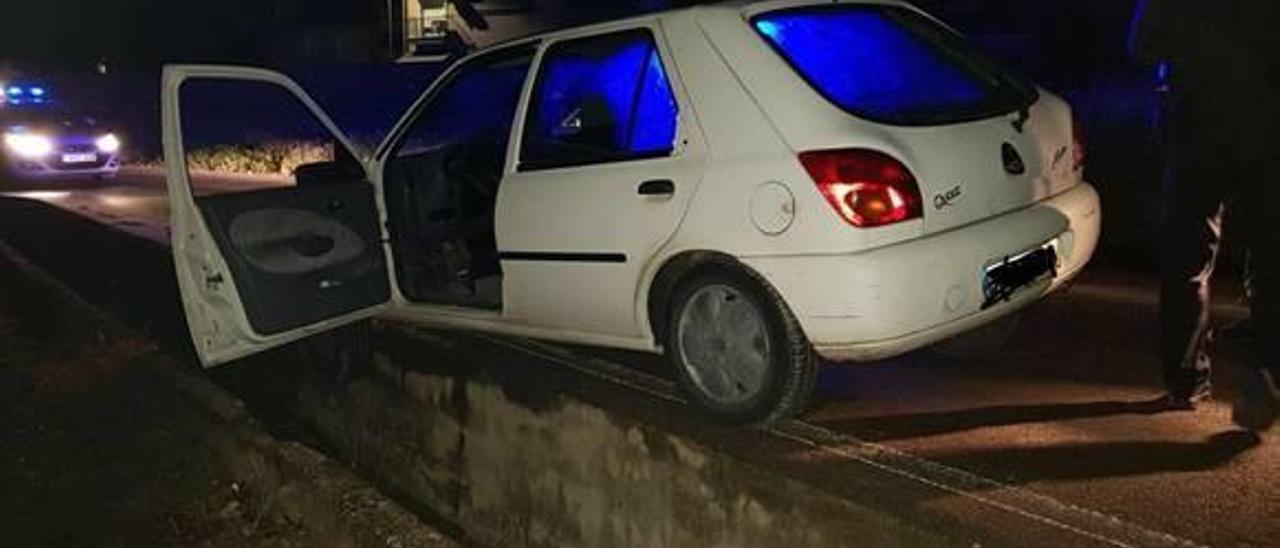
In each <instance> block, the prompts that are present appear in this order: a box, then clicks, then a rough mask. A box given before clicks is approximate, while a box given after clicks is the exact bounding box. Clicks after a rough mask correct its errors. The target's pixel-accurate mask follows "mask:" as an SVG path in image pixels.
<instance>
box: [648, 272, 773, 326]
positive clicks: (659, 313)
mask: <svg viewBox="0 0 1280 548" xmlns="http://www.w3.org/2000/svg"><path fill="white" fill-rule="evenodd" d="M708 267H717V268H729V269H733V270H736V271H738V272H741V273H743V274H745V275H746V276H747V277H749V278H751V279H752V280H754V281H755V282H756V283H758V284H760V285H761V286H762V287H761V288H762V289H765V290H768V291H774V288H773V287H772V285H771V284H769V282H768V280H765V278H764V276H762V275H760V273H759V272H756V271H755V270H754V269H752V268H751V267H750V266H747V265H746V264H744V263H743V262H742V261H739V260H738V259H737V257H734V256H733V255H729V254H727V253H723V252H720V251H711V250H705V249H700V250H689V251H682V252H680V253H677V254H675V255H672V256H671V257H668V258H667V259H666V261H664V262H663V263H662V266H661V267H660V268H658V272H657V274H655V275H654V277H653V281H652V282H651V283H650V284H649V290H648V292H647V296H646V300H647V303H646V304H647V311H648V323H649V329H650V333H651V335H652V336H653V340H654V344H655V346H657V347H659V348H661V347H662V346H663V344H662V343H663V341H664V340H665V339H666V334H667V327H668V326H667V322H668V316H670V311H671V298H672V295H673V293H674V292H675V290H676V288H677V287H679V285H680V283H681V282H683V281H684V280H686V279H688V278H689V277H690V276H693V275H695V274H697V273H698V272H701V271H702V270H703V269H705V268H708Z"/></svg>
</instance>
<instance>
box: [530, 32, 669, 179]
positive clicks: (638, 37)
mask: <svg viewBox="0 0 1280 548" xmlns="http://www.w3.org/2000/svg"><path fill="white" fill-rule="evenodd" d="M678 118H679V109H678V107H677V106H676V100H675V97H674V96H673V95H672V93H671V83H670V80H669V79H668V77H667V72H666V69H665V68H664V67H663V66H662V59H661V57H660V56H659V54H658V49H657V45H656V43H655V42H654V40H653V35H652V34H650V33H649V31H647V30H632V31H626V32H619V33H613V34H606V35H601V36H593V37H590V38H583V39H577V40H569V41H564V42H559V43H556V44H554V45H552V46H551V47H549V48H548V49H547V52H546V54H545V55H544V56H543V61H542V65H541V67H540V69H539V70H538V79H537V81H536V84H535V87H534V93H533V99H532V101H531V102H530V108H529V114H528V116H527V118H526V121H525V128H524V138H523V141H522V146H521V151H520V169H521V170H531V169H548V168H555V167H566V166H575V165H585V164H595V163H603V162H617V161H624V160H635V159H641V158H653V157H661V156H668V155H670V154H671V153H672V151H673V150H674V146H675V145H674V143H675V138H676V129H677V124H678Z"/></svg>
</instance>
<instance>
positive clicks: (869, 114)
mask: <svg viewBox="0 0 1280 548" xmlns="http://www.w3.org/2000/svg"><path fill="white" fill-rule="evenodd" d="M749 19H750V23H751V25H752V27H753V28H754V30H755V31H756V32H757V33H758V34H759V35H760V37H761V38H762V39H763V40H764V41H765V42H766V43H768V44H769V45H770V46H771V47H772V48H773V50H774V51H776V52H777V53H778V55H780V56H781V57H782V58H783V59H784V60H785V61H786V62H787V64H788V65H790V67H791V69H792V72H793V73H794V76H795V77H796V78H798V79H800V80H803V81H804V83H802V84H800V85H805V84H807V85H808V86H809V87H811V88H812V89H813V90H814V91H816V92H818V94H820V95H821V96H822V97H823V98H824V99H825V102H826V103H827V104H829V105H831V106H834V107H837V108H839V109H840V110H843V111H844V112H845V115H844V116H840V115H837V116H835V117H836V118H842V119H843V120H845V121H846V122H848V123H845V124H844V125H841V122H840V121H830V120H829V118H832V117H821V119H822V120H823V121H821V122H820V123H810V124H807V125H808V127H803V128H793V130H792V131H791V133H792V134H793V135H791V136H789V140H790V141H792V142H793V145H795V146H796V147H797V148H798V149H799V150H798V152H807V151H810V150H813V149H815V148H817V149H828V148H829V149H838V148H841V147H871V148H879V149H881V150H882V151H883V152H886V153H889V154H890V155H892V156H895V157H897V159H898V160H900V161H901V162H902V163H903V164H904V165H905V166H906V167H907V169H908V170H909V171H910V172H911V173H912V175H914V177H915V179H916V183H917V185H918V187H919V191H920V194H921V196H920V199H921V201H922V202H923V208H922V209H923V213H924V223H923V224H924V232H925V233H936V232H940V231H945V230H948V229H951V228H955V227H957V226H961V225H965V224H969V223H972V222H975V221H980V220H982V219H985V218H988V217H991V216H994V215H998V214H1000V213H1004V212H1007V211H1011V210H1014V209H1018V208H1021V207H1025V206H1027V205H1029V204H1032V203H1035V202H1037V201H1039V200H1043V199H1045V198H1048V197H1050V196H1053V195H1055V194H1058V193H1060V192H1062V191H1064V190H1067V189H1068V188H1070V187H1071V186H1074V185H1075V184H1077V183H1078V182H1080V175H1081V172H1080V163H1081V161H1082V159H1083V152H1082V149H1080V148H1079V146H1078V145H1077V144H1076V142H1075V141H1076V139H1075V138H1074V137H1073V123H1072V117H1071V110H1070V107H1069V106H1068V105H1067V104H1066V103H1065V102H1064V101H1062V100H1061V99H1059V98H1057V97H1055V96H1053V95H1052V94H1049V93H1047V92H1044V91H1042V90H1038V89H1037V88H1036V87H1035V86H1034V85H1032V84H1030V83H1029V82H1027V81H1026V80H1024V79H1022V78H1020V77H1018V76H1016V75H1014V74H1011V73H1009V72H1008V71H1006V70H1004V69H1002V68H1001V67H999V66H998V65H997V64H996V63H995V62H993V61H992V60H991V59H990V58H988V57H987V56H985V55H983V54H982V53H980V52H979V51H977V50H976V49H975V48H974V47H973V46H971V45H970V44H969V43H968V42H966V41H965V40H964V39H963V38H961V37H960V36H959V35H957V34H956V33H954V32H953V31H951V30H950V29H948V28H947V27H945V26H943V25H941V24H940V23H938V22H937V21H935V20H933V19H931V18H930V17H928V16H926V15H924V14H922V13H920V12H918V11H916V10H914V9H912V8H909V7H906V6H900V5H885V4H848V3H844V4H822V5H807V6H802V7H792V8H784V9H780V10H772V11H767V12H763V13H757V14H755V15H754V16H751V17H750V18H749ZM827 110H830V109H829V108H827ZM783 125H785V124H783ZM793 125H794V124H793ZM832 128H835V129H832ZM869 129H870V130H871V131H868V130H869ZM868 135H870V136H871V137H868Z"/></svg>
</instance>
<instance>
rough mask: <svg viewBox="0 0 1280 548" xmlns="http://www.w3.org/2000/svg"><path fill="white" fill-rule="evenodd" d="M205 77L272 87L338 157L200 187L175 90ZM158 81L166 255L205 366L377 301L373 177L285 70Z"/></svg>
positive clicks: (380, 274) (380, 256)
mask: <svg viewBox="0 0 1280 548" xmlns="http://www.w3.org/2000/svg"><path fill="white" fill-rule="evenodd" d="M205 80H210V81H240V82H252V83H253V84H254V85H258V86H268V87H278V88H281V89H282V90H283V91H285V92H287V95H288V98H289V99H296V100H297V101H298V103H300V105H301V106H302V107H305V110H306V111H309V113H310V114H311V115H313V116H314V118H315V121H317V122H319V124H320V125H322V126H323V128H324V129H325V130H327V131H328V132H329V133H330V134H331V137H332V141H331V143H332V147H333V150H334V156H336V157H338V158H341V159H345V160H346V163H345V164H341V165H340V164H339V163H336V162H335V163H332V164H329V165H311V166H304V167H303V168H299V169H298V170H297V171H296V172H295V173H294V176H295V178H296V179H300V180H299V181H295V184H294V185H292V186H280V185H277V186H270V187H265V188H251V189H248V190H241V191H238V192H234V193H227V194H221V195H204V194H205V193H204V192H202V191H200V189H198V188H194V187H193V186H192V177H191V172H190V170H189V169H188V165H187V162H188V156H187V149H186V145H185V144H184V143H185V142H194V139H195V138H196V136H194V135H184V131H186V130H187V128H185V127H184V124H183V113H182V107H183V103H182V100H183V94H182V92H183V86H184V85H187V84H190V83H191V82H193V81H205ZM162 91H163V98H162V116H163V117H162V125H163V132H164V154H165V168H166V178H167V180H168V187H169V201H170V216H171V231H172V245H173V259H174V266H175V268H176V270H177V276H178V287H179V289H180V290H181V293H182V303H183V308H184V310H185V311H186V316H187V323H188V325H189V327H190V330H191V336H192V339H193V342H194V344H195V349H196V352H197V353H198V355H199V357H200V360H201V362H202V363H203V364H204V365H205V366H206V367H212V366H215V365H219V364H222V363H226V362H228V361H231V360H235V359H237V358H241V357H244V356H247V355H249V354H253V353H256V352H259V351H262V350H266V349H268V348H273V347H276V346H280V345H283V344H286V343H289V342H292V341H295V340H298V339H301V338H303V337H305V336H307V335H310V334H314V333H318V332H321V331H326V330H329V329H333V328H335V327H339V326H342V325H345V324H348V323H352V322H355V321H358V320H361V319H364V318H367V317H369V316H372V315H374V314H376V313H377V312H379V311H380V309H381V308H382V306H383V305H384V304H385V303H387V302H388V301H389V300H390V296H391V289H390V279H389V277H388V269H387V259H386V256H385V252H384V248H383V244H382V242H383V234H382V223H381V222H380V217H379V213H378V209H377V201H376V198H375V191H374V187H373V185H372V184H371V183H370V182H369V177H368V172H367V169H368V168H367V167H366V166H367V164H366V163H363V162H361V161H359V160H357V159H356V158H357V157H356V156H355V155H354V154H353V151H354V150H355V149H354V148H353V147H352V145H351V142H350V141H349V140H348V139H347V138H346V137H345V136H344V135H342V134H341V132H340V131H338V129H337V127H336V126H335V125H334V124H333V122H332V120H331V119H330V118H329V117H328V116H326V115H325V114H324V112H322V111H321V109H320V108H319V106H318V105H317V104H316V103H315V101H313V100H312V99H311V98H310V97H309V96H308V95H307V94H306V93H305V92H303V91H302V89H301V88H300V87H299V86H298V85H297V84H296V83H294V82H293V80H291V79H289V78H288V77H286V76H284V75H281V74H278V73H275V72H271V71H266V70H261V69H252V68H241V67H224V66H169V67H166V68H165V71H164V77H163V89H162ZM281 95H286V94H281ZM270 114H271V113H270V112H267V113H266V115H267V116H270ZM265 122H268V123H270V122H271V121H270V120H265Z"/></svg>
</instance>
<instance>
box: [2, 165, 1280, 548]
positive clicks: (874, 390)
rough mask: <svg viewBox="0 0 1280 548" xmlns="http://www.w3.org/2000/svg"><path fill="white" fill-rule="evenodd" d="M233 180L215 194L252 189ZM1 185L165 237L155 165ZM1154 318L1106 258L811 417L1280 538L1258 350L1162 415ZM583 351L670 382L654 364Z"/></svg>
mask: <svg viewBox="0 0 1280 548" xmlns="http://www.w3.org/2000/svg"><path fill="white" fill-rule="evenodd" d="M224 183H225V185H226V186H225V187H219V186H218V184H217V183H214V184H213V185H212V186H211V187H210V188H215V187H217V188H231V187H236V186H237V185H243V181H240V180H228V181H224ZM6 194H7V195H9V196H18V197H24V198H30V199H36V200H40V201H44V202H47V203H49V204H53V205H55V206H58V207H61V208H65V209H68V210H71V211H75V212H77V213H80V214H82V215H85V216H87V217H90V218H92V219H94V220H96V221H98V222H100V223H103V224H109V225H114V226H116V227H118V228H121V229H124V230H127V231H129V232H132V233H135V234H139V235H143V236H146V237H148V238H151V239H154V240H156V241H164V240H165V236H164V235H165V229H164V227H165V226H166V225H167V202H166V198H165V196H164V187H163V180H162V178H161V177H160V176H159V174H158V173H148V172H129V173H122V175H121V177H120V178H118V179H116V180H114V181H108V182H97V181H84V182H68V183H63V184H59V185H57V186H55V187H49V188H44V187H31V186H28V187H25V188H23V189H19V190H13V191H11V192H6ZM1218 302H1219V303H1221V304H1219V305H1218V306H1216V307H1215V318H1216V319H1217V320H1218V321H1221V322H1225V321H1228V320H1230V319H1234V318H1239V317H1241V316H1242V315H1243V312H1244V311H1243V309H1242V308H1241V307H1240V306H1239V305H1238V304H1236V303H1235V298H1234V296H1233V292H1232V291H1231V288H1224V291H1223V292H1222V294H1221V295H1219V299H1218ZM1155 325H1156V293H1155V283H1154V278H1153V277H1152V276H1151V275H1149V274H1145V273H1141V272H1129V271H1123V270H1120V269H1117V268H1109V267H1108V266H1106V264H1105V263H1104V264H1098V265H1095V266H1094V267H1093V268H1091V269H1090V270H1089V271H1088V272H1087V273H1086V274H1085V275H1084V276H1083V277H1082V279H1081V280H1080V281H1079V283H1077V284H1075V285H1074V286H1073V287H1072V288H1071V289H1070V290H1069V291H1067V292H1065V293H1062V294H1059V295H1056V296H1054V297H1051V298H1050V299H1048V300H1047V301H1045V302H1044V303H1042V304H1040V305H1038V306H1036V307H1034V308H1032V309H1030V310H1029V311H1028V312H1027V313H1026V314H1025V315H1024V317H1023V319H1022V322H1021V324H1020V326H1019V328H1018V330H1017V332H1016V334H1015V337H1014V338H1013V340H1012V342H1011V344H1009V345H1007V346H1006V347H1004V348H1003V349H1001V350H999V351H996V352H994V353H993V354H990V355H987V356H985V357H982V358H977V359H968V360H960V359H954V358H944V357H941V356H939V355H937V354H935V353H933V352H929V351H925V352H918V353H914V354H911V355H908V356H905V357H902V358H899V359H895V360H890V361H888V362H884V363H877V364H869V365H858V366H852V365H833V366H832V367H829V368H828V369H827V370H826V371H825V372H824V373H823V375H822V377H821V379H820V386H819V396H818V403H817V405H816V407H815V409H814V410H813V411H812V412H810V413H809V414H808V415H807V416H806V417H805V418H804V419H805V421H806V422H807V423H808V424H811V425H814V426H816V427H819V428H823V429H826V430H829V431H832V432H836V433H839V434H843V435H847V436H850V439H856V440H860V441H863V442H866V443H870V444H874V445H875V446H877V447H884V448H888V449H890V450H895V451H902V452H905V453H906V454H908V455H910V456H912V457H913V458H918V459H922V460H923V461H926V462H934V463H941V464H943V465H947V466H949V467H951V468H953V469H958V470H962V471H965V472H968V473H971V474H973V475H974V477H977V478H980V479H981V480H982V481H984V482H989V483H987V485H988V486H989V488H991V489H995V490H1005V489H1008V490H1016V491H1018V492H1022V493H1029V494H1030V495H1029V496H1031V497H1035V498H1036V499H1037V500H1039V501H1040V502H1044V501H1051V502H1052V503H1053V504H1056V505H1058V506H1061V507H1063V508H1068V509H1074V510H1079V511H1082V512H1087V513H1091V514H1094V513H1096V514H1097V517H1098V519H1099V520H1100V521H1112V522H1116V523H1124V524H1132V525H1134V526H1136V527H1141V528H1143V529H1147V530H1151V531H1154V532H1156V533H1158V534H1161V535H1166V536H1167V538H1168V539H1169V540H1170V541H1171V542H1172V543H1174V544H1178V543H1182V542H1185V543H1187V544H1189V545H1211V546H1280V436H1277V435H1276V434H1275V433H1274V432H1273V433H1271V434H1264V435H1263V436H1262V437H1261V439H1259V438H1257V437H1254V436H1253V435H1251V434H1248V433H1244V432H1239V431H1237V430H1236V429H1235V428H1234V427H1233V426H1232V424H1231V421H1230V401H1231V397H1232V394H1233V392H1234V386H1233V382H1232V374H1231V373H1232V369H1233V365H1234V364H1238V363H1241V361H1242V360H1244V359H1247V353H1246V351H1245V348H1244V345H1243V344H1241V343H1238V342H1232V341H1223V342H1222V343H1221V344H1219V348H1218V356H1219V359H1218V363H1217V365H1218V369H1217V371H1216V375H1215V377H1216V378H1215V381H1216V390H1215V396H1214V399H1213V400H1212V401H1211V402H1209V403H1208V404H1207V405H1204V406H1202V409H1201V410H1199V411H1196V412H1160V411H1159V410H1157V409H1155V408H1154V407H1153V406H1152V405H1150V401H1151V400H1152V399H1153V398H1155V397H1157V396H1158V395H1159V394H1160V388H1159V386H1160V385H1159V373H1158V362H1157V357H1156V355H1155V353H1154V350H1155V341H1156V328H1155ZM477 344H481V343H477ZM579 351H581V352H586V353H588V354H589V355H591V356H593V357H595V358H597V359H603V360H607V361H610V362H613V363H620V364H623V365H625V366H626V367H628V368H630V369H632V370H638V371H644V372H650V373H653V374H655V375H658V376H668V377H669V375H668V372H667V369H666V367H665V365H663V363H662V362H661V360H659V359H656V358H654V357H650V356H643V355H637V354H632V353H624V352H610V351H583V350H579ZM1277 431H1280V429H1277ZM798 458H799V457H798ZM800 460H802V461H803V460H804V459H803V458H800ZM808 466H809V467H811V471H810V474H811V475H812V477H814V478H819V481H824V480H823V479H822V478H828V477H829V480H826V481H838V480H839V478H838V476H839V473H840V469H841V468H840V466H839V463H838V462H833V461H832V460H831V459H826V458H814V459H812V460H811V461H809V464H808ZM928 480H929V478H923V479H922V481H928ZM990 486H995V487H990ZM960 495H963V494H960ZM1045 497H1047V498H1045ZM938 504H943V505H945V504H947V502H946V500H945V499H944V500H941V501H939V502H938ZM1007 510H1009V511H1013V512H1016V511H1018V508H1016V507H1014V508H1008V509H1007ZM1103 544H1111V545H1118V546H1126V545H1128V544H1126V543H1124V542H1121V541H1119V540H1117V541H1115V542H1105V539H1104V542H1103Z"/></svg>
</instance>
